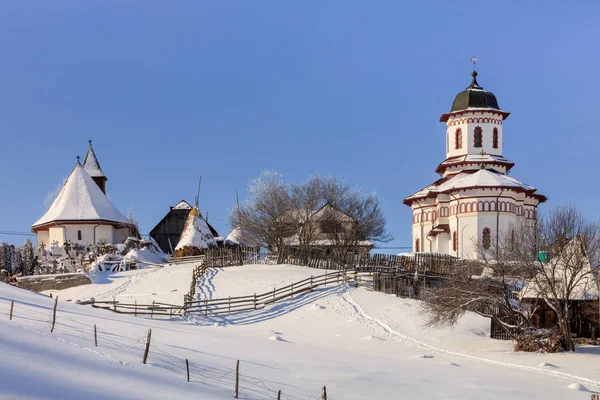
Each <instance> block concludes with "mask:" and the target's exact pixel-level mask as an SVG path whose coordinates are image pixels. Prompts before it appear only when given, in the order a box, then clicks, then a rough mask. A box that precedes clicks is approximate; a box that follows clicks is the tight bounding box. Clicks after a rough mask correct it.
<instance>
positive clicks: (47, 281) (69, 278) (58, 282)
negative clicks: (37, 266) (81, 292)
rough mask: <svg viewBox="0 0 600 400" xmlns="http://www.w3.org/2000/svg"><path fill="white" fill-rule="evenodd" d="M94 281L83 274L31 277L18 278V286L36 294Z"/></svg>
mask: <svg viewBox="0 0 600 400" xmlns="http://www.w3.org/2000/svg"><path fill="white" fill-rule="evenodd" d="M90 283H92V280H91V279H90V277H89V276H87V275H86V274H84V273H82V272H76V273H71V274H56V275H30V276H20V277H18V278H17V286H18V287H22V288H25V289H29V290H33V291H35V292H43V291H44V290H62V289H68V288H70V287H74V286H80V285H89V284H90Z"/></svg>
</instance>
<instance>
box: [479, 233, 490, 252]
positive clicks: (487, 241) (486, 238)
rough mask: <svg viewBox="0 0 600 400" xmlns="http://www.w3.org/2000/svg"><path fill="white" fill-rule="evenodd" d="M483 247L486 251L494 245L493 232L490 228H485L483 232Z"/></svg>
mask: <svg viewBox="0 0 600 400" xmlns="http://www.w3.org/2000/svg"><path fill="white" fill-rule="evenodd" d="M481 245H482V246H483V248H484V249H486V250H487V249H489V248H490V246H491V245H492V231H491V230H490V228H483V232H482V233H481Z"/></svg>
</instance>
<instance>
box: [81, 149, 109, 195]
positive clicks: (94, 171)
mask: <svg viewBox="0 0 600 400" xmlns="http://www.w3.org/2000/svg"><path fill="white" fill-rule="evenodd" d="M88 143H89V146H88V151H87V154H86V155H85V160H84V161H83V168H85V170H86V171H87V173H88V174H89V175H90V176H91V177H92V179H93V180H94V182H96V184H97V185H98V187H99V188H100V190H102V192H103V193H104V194H106V181H107V180H108V178H107V177H106V175H104V172H102V168H100V163H99V162H98V158H97V157H96V153H94V148H93V147H92V141H91V140H90V141H88Z"/></svg>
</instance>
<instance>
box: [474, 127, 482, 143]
mask: <svg viewBox="0 0 600 400" xmlns="http://www.w3.org/2000/svg"><path fill="white" fill-rule="evenodd" d="M473 146H474V147H482V146H483V131H482V130H481V127H480V126H478V127H475V134H474V144H473Z"/></svg>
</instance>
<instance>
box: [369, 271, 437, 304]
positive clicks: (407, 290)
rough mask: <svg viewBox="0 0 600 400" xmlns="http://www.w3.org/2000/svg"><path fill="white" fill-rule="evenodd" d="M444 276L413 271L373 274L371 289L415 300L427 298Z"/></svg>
mask: <svg viewBox="0 0 600 400" xmlns="http://www.w3.org/2000/svg"><path fill="white" fill-rule="evenodd" d="M445 279H446V278H445V277H444V276H442V275H437V274H431V273H425V274H423V273H422V274H418V273H417V274H415V273H413V272H408V273H407V272H399V273H379V272H376V273H374V274H373V290H374V291H376V292H383V293H388V294H395V295H396V296H398V297H404V298H409V299H416V300H426V299H428V298H429V297H430V296H431V295H432V293H433V291H434V290H435V288H437V287H438V286H440V285H441V284H442V283H443V282H444V280H445Z"/></svg>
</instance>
